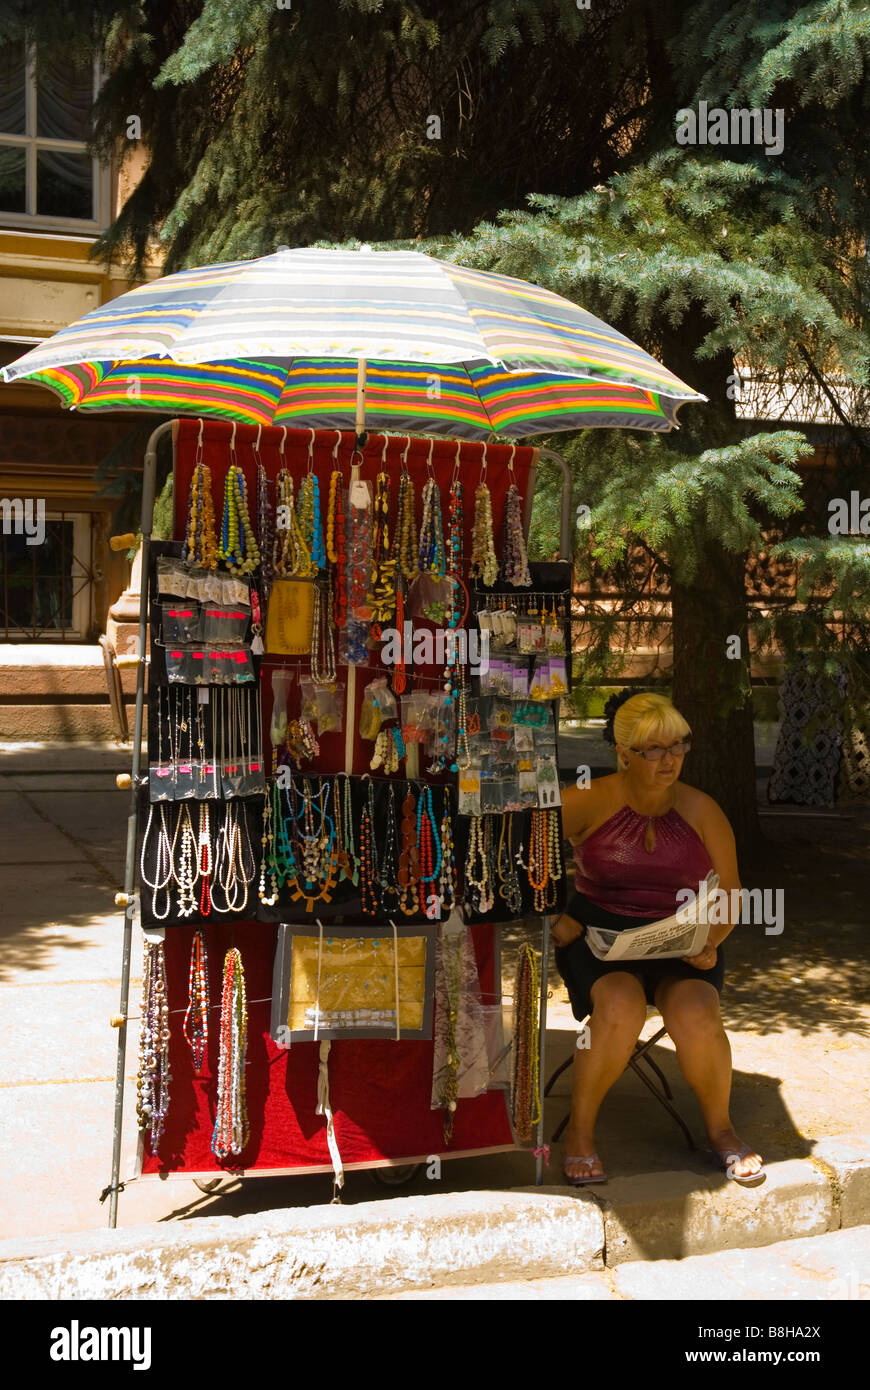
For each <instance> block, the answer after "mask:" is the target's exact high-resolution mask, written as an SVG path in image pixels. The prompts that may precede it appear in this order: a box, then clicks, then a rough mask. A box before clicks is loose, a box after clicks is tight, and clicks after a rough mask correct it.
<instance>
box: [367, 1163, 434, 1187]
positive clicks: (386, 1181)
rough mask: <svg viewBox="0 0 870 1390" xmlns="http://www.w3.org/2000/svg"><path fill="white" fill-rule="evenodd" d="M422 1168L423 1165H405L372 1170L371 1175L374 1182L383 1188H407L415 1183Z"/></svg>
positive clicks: (370, 1170)
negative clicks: (409, 1184)
mask: <svg viewBox="0 0 870 1390" xmlns="http://www.w3.org/2000/svg"><path fill="white" fill-rule="evenodd" d="M422 1167H423V1164H422V1163H405V1164H402V1165H400V1166H399V1167H396V1168H370V1169H369V1173H370V1176H371V1178H372V1181H373V1182H377V1183H380V1184H381V1186H382V1187H405V1186H406V1185H407V1184H408V1183H409V1182H413V1181H414V1179H415V1177H416V1176H417V1174H418V1173H419V1171H420V1169H421V1168H422Z"/></svg>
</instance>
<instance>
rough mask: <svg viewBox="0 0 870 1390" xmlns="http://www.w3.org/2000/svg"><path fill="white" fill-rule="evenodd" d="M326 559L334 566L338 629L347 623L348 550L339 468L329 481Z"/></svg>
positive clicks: (335, 612) (335, 606) (335, 613)
mask: <svg viewBox="0 0 870 1390" xmlns="http://www.w3.org/2000/svg"><path fill="white" fill-rule="evenodd" d="M326 558H327V559H328V560H329V562H330V564H331V565H333V566H334V569H333V577H334V594H335V600H334V606H333V613H332V616H333V620H334V622H335V626H336V627H344V625H345V623H346V622H347V548H346V542H345V531H344V499H343V491H342V477H341V470H340V469H339V468H333V471H332V476H331V477H330V479H329V504H328V508H327V513H326Z"/></svg>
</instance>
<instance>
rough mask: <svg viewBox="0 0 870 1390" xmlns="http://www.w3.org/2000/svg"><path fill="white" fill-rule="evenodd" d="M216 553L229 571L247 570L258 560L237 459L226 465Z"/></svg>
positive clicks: (254, 565)
mask: <svg viewBox="0 0 870 1390" xmlns="http://www.w3.org/2000/svg"><path fill="white" fill-rule="evenodd" d="M218 555H219V556H220V558H221V559H222V560H223V562H224V564H225V565H226V567H227V569H228V570H229V572H230V574H251V573H253V571H254V570H255V569H256V568H257V566H258V564H259V563H260V550H259V547H258V545H257V541H256V537H255V536H254V528H253V526H252V525H251V518H250V516H249V515H248V496H247V491H246V487H245V475H244V473H243V472H242V469H241V468H240V466H239V465H238V464H237V463H231V464H230V466H229V468H228V469H227V476H226V482H225V484H224V516H223V524H222V527H221V543H220V547H219V549H218Z"/></svg>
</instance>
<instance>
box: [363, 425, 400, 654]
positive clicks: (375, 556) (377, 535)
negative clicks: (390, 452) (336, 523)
mask: <svg viewBox="0 0 870 1390" xmlns="http://www.w3.org/2000/svg"><path fill="white" fill-rule="evenodd" d="M386 452H387V445H386V441H384V455H385V456H386ZM369 603H370V607H371V610H372V617H373V619H374V621H375V623H376V624H380V623H388V622H389V621H390V619H391V618H392V616H393V614H394V612H395V608H396V560H395V558H394V557H391V556H390V475H389V474H388V473H385V472H380V473H379V474H378V476H377V478H376V479H375V497H374V507H373V509H372V568H371V593H370V596H369ZM373 635H374V637H375V640H377V638H378V637H379V636H380V632H379V631H378V632H376V633H374V634H373Z"/></svg>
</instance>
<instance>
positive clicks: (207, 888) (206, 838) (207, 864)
mask: <svg viewBox="0 0 870 1390" xmlns="http://www.w3.org/2000/svg"><path fill="white" fill-rule="evenodd" d="M196 844H197V861H196V862H197V867H198V869H199V877H200V879H201V881H202V889H201V891H200V895H199V910H200V912H201V913H202V915H203V917H207V916H208V914H209V913H210V912H211V873H212V868H213V859H212V850H211V825H210V821H209V810H208V802H207V801H201V802H200V803H199V833H198V834H197V837H196Z"/></svg>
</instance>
